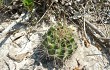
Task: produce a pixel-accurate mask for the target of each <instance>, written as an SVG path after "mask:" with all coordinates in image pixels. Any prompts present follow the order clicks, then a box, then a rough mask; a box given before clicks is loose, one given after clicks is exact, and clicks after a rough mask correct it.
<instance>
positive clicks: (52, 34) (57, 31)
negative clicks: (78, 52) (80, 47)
mask: <svg viewBox="0 0 110 70" xmlns="http://www.w3.org/2000/svg"><path fill="white" fill-rule="evenodd" d="M44 38H45V39H44V41H43V46H44V47H45V48H46V49H47V51H48V54H49V55H50V56H53V57H55V58H59V59H63V60H65V58H67V57H68V56H70V55H71V54H72V52H74V51H75V49H76V48H77V46H76V44H75V41H74V37H73V33H72V29H70V28H67V26H66V25H61V24H59V25H58V26H54V27H50V29H49V30H48V32H47V33H46V34H45V35H44Z"/></svg>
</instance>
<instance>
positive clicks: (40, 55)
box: [32, 46, 63, 70]
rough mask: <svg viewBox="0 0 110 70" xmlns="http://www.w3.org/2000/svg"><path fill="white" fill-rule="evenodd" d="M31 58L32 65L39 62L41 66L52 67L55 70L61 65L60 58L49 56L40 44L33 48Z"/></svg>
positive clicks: (51, 69)
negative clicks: (32, 60)
mask: <svg viewBox="0 0 110 70" xmlns="http://www.w3.org/2000/svg"><path fill="white" fill-rule="evenodd" d="M32 59H34V60H35V62H34V65H37V66H39V65H40V63H41V64H42V66H43V67H44V68H47V69H48V70H53V69H54V68H55V70H58V69H59V68H62V67H63V62H62V61H61V60H56V59H54V58H52V57H49V56H48V54H46V52H45V50H44V49H43V47H41V46H40V47H38V48H35V49H34V54H33V55H32Z"/></svg>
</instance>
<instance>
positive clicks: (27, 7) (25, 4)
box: [22, 0, 34, 12]
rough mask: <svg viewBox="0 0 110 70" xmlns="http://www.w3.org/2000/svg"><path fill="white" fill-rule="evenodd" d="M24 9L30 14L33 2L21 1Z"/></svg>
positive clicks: (32, 0) (31, 0) (28, 0)
mask: <svg viewBox="0 0 110 70" xmlns="http://www.w3.org/2000/svg"><path fill="white" fill-rule="evenodd" d="M22 3H23V5H24V7H25V8H26V9H27V10H28V11H29V12H31V11H32V10H33V8H34V0H22Z"/></svg>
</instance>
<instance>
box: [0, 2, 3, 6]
mask: <svg viewBox="0 0 110 70" xmlns="http://www.w3.org/2000/svg"><path fill="white" fill-rule="evenodd" d="M2 5H3V0H0V8H1V7H2Z"/></svg>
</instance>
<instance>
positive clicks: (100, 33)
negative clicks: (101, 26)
mask: <svg viewBox="0 0 110 70" xmlns="http://www.w3.org/2000/svg"><path fill="white" fill-rule="evenodd" d="M85 22H86V24H87V25H88V26H90V27H91V28H92V29H93V30H94V31H95V32H96V33H98V34H99V35H100V36H101V37H106V36H105V35H104V34H103V33H102V32H101V31H100V30H98V29H97V27H96V26H94V25H93V24H92V23H90V22H89V21H88V20H86V19H85Z"/></svg>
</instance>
